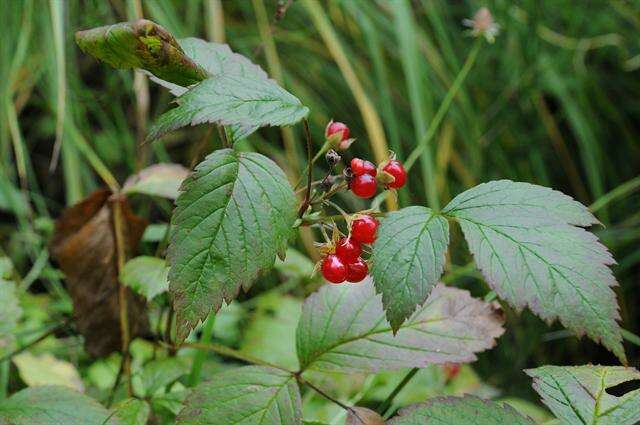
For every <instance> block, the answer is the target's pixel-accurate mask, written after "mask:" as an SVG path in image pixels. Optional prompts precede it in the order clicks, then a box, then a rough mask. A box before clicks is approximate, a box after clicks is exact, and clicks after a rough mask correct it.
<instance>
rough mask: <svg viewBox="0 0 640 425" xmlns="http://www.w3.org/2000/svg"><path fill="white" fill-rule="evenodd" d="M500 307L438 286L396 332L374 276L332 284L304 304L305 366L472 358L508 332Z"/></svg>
mask: <svg viewBox="0 0 640 425" xmlns="http://www.w3.org/2000/svg"><path fill="white" fill-rule="evenodd" d="M501 323H502V318H501V317H500V315H499V314H498V312H497V311H496V309H495V307H494V306H492V305H490V304H487V303H485V302H483V301H480V300H476V299H474V298H472V297H471V296H470V295H469V293H468V292H467V291H463V290H460V289H456V288H449V287H446V286H444V285H442V284H440V285H437V286H436V287H435V288H434V289H433V291H432V292H431V295H430V297H429V298H428V299H427V302H426V303H425V304H424V305H423V306H422V307H420V308H419V309H418V311H417V312H416V313H415V314H414V315H413V316H412V317H411V318H410V319H409V320H407V321H406V322H405V323H404V324H403V325H402V326H401V327H400V329H399V330H398V332H397V334H396V335H395V337H394V335H393V333H392V330H391V327H390V326H389V325H388V324H387V321H386V320H385V316H384V311H383V310H382V302H381V300H380V296H379V295H376V293H375V290H374V287H373V283H372V282H371V280H370V279H367V280H365V281H363V282H362V283H358V284H354V285H335V286H334V285H327V286H323V287H322V288H320V290H319V291H318V292H316V293H315V294H312V295H311V296H310V297H309V298H307V300H306V301H305V303H304V306H303V308H302V318H301V319H300V323H299V325H298V332H297V349H298V358H299V359H300V365H301V367H302V369H310V368H311V369H314V370H326V371H330V370H336V371H344V372H377V371H380V370H389V369H400V368H409V367H426V366H427V365H428V364H430V363H445V362H457V363H460V362H470V361H473V360H475V358H476V356H475V354H474V353H476V352H479V351H483V350H486V349H487V348H490V347H492V346H493V345H494V344H495V338H497V337H499V336H500V335H501V334H502V332H503V331H504V330H503V329H502V327H501Z"/></svg>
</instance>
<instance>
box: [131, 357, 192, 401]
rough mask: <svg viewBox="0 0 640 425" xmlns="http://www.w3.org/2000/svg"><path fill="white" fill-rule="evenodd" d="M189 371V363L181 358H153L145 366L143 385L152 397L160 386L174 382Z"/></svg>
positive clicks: (142, 376) (147, 393)
mask: <svg viewBox="0 0 640 425" xmlns="http://www.w3.org/2000/svg"><path fill="white" fill-rule="evenodd" d="M188 372H189V367H188V365H187V364H186V363H185V362H184V361H183V360H181V359H179V358H176V357H171V358H167V359H161V360H153V361H151V362H149V363H147V364H146V365H145V366H144V370H143V371H142V375H141V379H142V386H143V387H144V390H145V393H146V395H147V396H148V397H151V396H153V395H154V394H155V393H156V392H157V391H158V390H159V389H160V388H164V387H166V386H167V385H169V384H172V383H173V382H175V381H177V380H178V379H179V378H180V377H182V376H184V375H186V374H187V373H188Z"/></svg>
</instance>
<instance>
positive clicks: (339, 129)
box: [324, 121, 349, 142]
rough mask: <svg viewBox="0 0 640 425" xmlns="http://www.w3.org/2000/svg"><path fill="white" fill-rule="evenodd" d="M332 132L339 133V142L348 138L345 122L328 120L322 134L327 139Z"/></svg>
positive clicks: (347, 128)
mask: <svg viewBox="0 0 640 425" xmlns="http://www.w3.org/2000/svg"><path fill="white" fill-rule="evenodd" d="M334 134H340V138H339V139H338V141H339V142H342V141H344V140H347V139H348V138H349V127H347V125H346V124H345V123H342V122H338V121H330V122H329V124H327V128H326V129H325V130H324V136H325V137H326V138H327V139H328V138H330V137H331V136H333V135H334Z"/></svg>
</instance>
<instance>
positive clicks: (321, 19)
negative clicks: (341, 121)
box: [301, 0, 398, 211]
mask: <svg viewBox="0 0 640 425" xmlns="http://www.w3.org/2000/svg"><path fill="white" fill-rule="evenodd" d="M301 3H302V5H303V6H304V8H305V9H306V10H307V13H308V14H309V16H310V17H311V20H312V21H313V23H314V25H315V27H316V28H317V29H318V32H319V33H320V36H321V37H322V39H323V40H324V43H325V44H326V45H327V48H328V51H329V52H330V53H331V55H332V56H333V59H334V60H335V62H336V64H337V65H338V68H339V69H340V72H341V73H342V76H343V77H344V79H345V81H346V82H347V85H348V86H349V89H350V90H351V93H352V94H353V97H354V98H355V100H356V103H357V104H358V109H360V114H361V115H362V120H363V121H364V124H365V127H366V129H367V134H368V136H369V140H370V143H371V148H372V149H373V154H374V156H375V158H376V161H377V162H382V161H384V160H386V159H387V156H388V151H389V147H388V145H387V139H386V136H385V133H384V127H383V126H382V121H381V120H380V116H379V115H378V113H377V112H376V109H375V108H374V106H373V102H371V99H369V96H368V95H367V92H366V91H365V89H364V87H363V86H362V83H361V82H360V80H359V79H358V76H357V75H356V72H355V70H354V69H353V67H352V66H351V62H350V61H349V58H348V56H347V54H346V52H345V51H344V49H343V47H342V43H340V40H339V38H338V35H337V34H336V31H335V29H334V28H333V25H331V21H329V18H328V17H327V15H326V14H325V12H324V10H323V6H322V3H320V2H317V1H315V0H301ZM387 207H388V209H389V210H390V211H393V210H396V209H397V207H398V205H397V202H396V199H395V198H387Z"/></svg>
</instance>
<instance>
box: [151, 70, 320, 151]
mask: <svg viewBox="0 0 640 425" xmlns="http://www.w3.org/2000/svg"><path fill="white" fill-rule="evenodd" d="M176 103H177V104H178V106H177V107H176V108H173V109H171V110H170V111H168V112H165V113H164V114H163V115H161V116H160V118H158V120H157V121H156V123H155V124H154V125H153V127H152V128H151V130H150V132H149V135H148V136H147V141H150V140H154V139H157V138H158V137H160V136H162V135H164V134H166V133H168V132H170V131H173V130H176V129H178V128H180V127H184V126H186V125H197V124H203V123H216V124H219V125H238V126H240V127H242V128H243V129H244V130H242V131H243V132H245V133H246V132H247V131H250V128H253V129H255V128H256V127H263V126H267V125H271V126H282V125H292V124H295V123H296V122H298V121H300V120H301V119H302V118H304V117H305V116H306V115H307V114H308V113H309V109H308V108H307V107H305V106H303V105H302V104H301V103H300V101H299V100H298V98H296V97H295V96H293V95H292V94H290V93H289V92H287V91H286V90H284V89H283V88H281V87H280V86H278V84H276V83H275V82H274V81H273V80H263V79H258V80H256V79H255V78H252V77H244V76H240V75H228V74H220V75H216V76H213V77H211V78H208V79H206V80H204V81H203V82H201V83H199V84H197V85H196V86H194V87H193V88H191V89H190V90H189V91H188V92H186V93H185V94H183V95H182V96H180V97H178V98H176Z"/></svg>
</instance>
